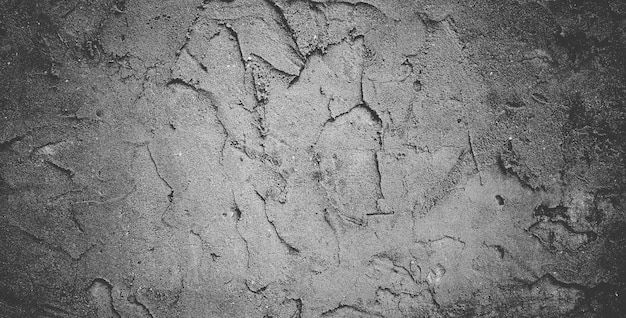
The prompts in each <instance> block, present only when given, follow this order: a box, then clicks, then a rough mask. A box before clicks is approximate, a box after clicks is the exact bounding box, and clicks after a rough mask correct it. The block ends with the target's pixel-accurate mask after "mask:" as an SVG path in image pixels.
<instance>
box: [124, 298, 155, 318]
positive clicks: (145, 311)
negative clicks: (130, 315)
mask: <svg viewBox="0 0 626 318" xmlns="http://www.w3.org/2000/svg"><path fill="white" fill-rule="evenodd" d="M127 300H128V302H129V303H131V304H133V305H135V306H137V307H139V309H140V310H141V312H143V314H144V315H145V316H147V317H149V318H154V315H153V314H152V312H150V309H149V308H148V307H147V306H146V305H144V304H143V303H142V302H140V301H139V300H138V299H137V296H136V295H130V296H128V298H127Z"/></svg>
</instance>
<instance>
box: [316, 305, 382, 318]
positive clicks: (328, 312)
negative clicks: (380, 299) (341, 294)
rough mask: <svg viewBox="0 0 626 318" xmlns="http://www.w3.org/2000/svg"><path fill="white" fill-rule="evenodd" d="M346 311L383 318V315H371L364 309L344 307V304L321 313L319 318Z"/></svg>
mask: <svg viewBox="0 0 626 318" xmlns="http://www.w3.org/2000/svg"><path fill="white" fill-rule="evenodd" d="M346 309H347V310H351V311H355V312H357V313H359V314H362V315H363V314H365V315H368V316H373V317H380V318H385V316H383V315H381V314H379V313H372V312H369V311H367V310H365V309H362V308H359V307H357V306H355V305H344V304H340V305H339V306H337V307H335V308H333V309H330V310H327V311H325V312H323V313H322V315H321V317H328V316H330V315H334V314H336V313H339V312H340V311H342V310H346Z"/></svg>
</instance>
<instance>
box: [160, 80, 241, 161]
mask: <svg viewBox="0 0 626 318" xmlns="http://www.w3.org/2000/svg"><path fill="white" fill-rule="evenodd" d="M165 85H166V86H167V87H170V86H177V85H179V86H182V87H184V88H186V89H190V90H192V91H194V92H195V93H196V94H198V95H200V96H203V97H205V98H206V99H208V100H209V102H210V103H211V106H212V108H213V110H214V111H215V119H216V120H217V122H218V124H219V125H220V127H221V128H222V132H223V134H224V141H223V142H222V149H221V151H220V165H222V166H223V165H224V149H225V148H226V144H227V143H228V141H229V140H230V141H231V143H232V142H233V140H232V138H231V135H230V132H229V131H228V129H227V128H226V124H224V119H223V118H222V116H220V104H219V103H218V101H217V98H216V97H215V95H214V94H213V93H212V92H210V91H207V90H205V89H202V88H200V87H196V86H195V85H193V84H191V83H187V82H185V81H184V80H182V79H180V78H174V79H171V80H170V81H169V82H168V83H167V84H165Z"/></svg>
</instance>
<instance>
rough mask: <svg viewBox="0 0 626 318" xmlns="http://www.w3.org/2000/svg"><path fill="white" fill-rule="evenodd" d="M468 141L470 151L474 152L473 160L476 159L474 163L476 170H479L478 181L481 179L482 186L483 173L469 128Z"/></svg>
mask: <svg viewBox="0 0 626 318" xmlns="http://www.w3.org/2000/svg"><path fill="white" fill-rule="evenodd" d="M467 143H468V144H469V151H470V153H471V154H472V160H473V161H474V165H475V166H476V170H477V171H478V181H480V185H481V186H482V185H483V175H482V172H481V169H480V165H479V164H478V160H476V153H475V152H474V141H473V138H472V134H471V133H470V131H469V129H468V130H467Z"/></svg>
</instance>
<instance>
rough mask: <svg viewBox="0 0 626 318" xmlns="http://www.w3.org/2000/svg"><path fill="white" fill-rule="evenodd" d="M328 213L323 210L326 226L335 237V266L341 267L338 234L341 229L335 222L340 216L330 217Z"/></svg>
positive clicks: (339, 224) (338, 223) (326, 210)
mask: <svg viewBox="0 0 626 318" xmlns="http://www.w3.org/2000/svg"><path fill="white" fill-rule="evenodd" d="M335 212H336V211H335ZM330 213H331V212H329V211H328V209H327V208H326V209H324V221H325V222H326V224H328V226H329V227H330V229H331V230H333V234H334V235H335V242H337V266H339V265H341V242H340V241H339V234H340V231H341V232H342V233H343V227H342V226H341V223H340V222H338V221H337V217H340V216H338V215H337V216H334V215H330Z"/></svg>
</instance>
